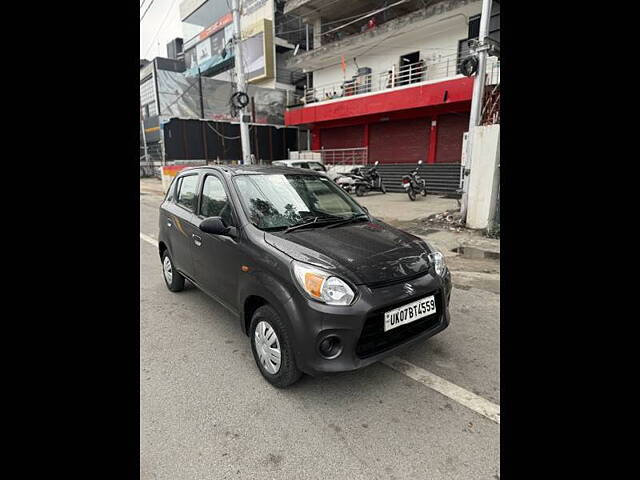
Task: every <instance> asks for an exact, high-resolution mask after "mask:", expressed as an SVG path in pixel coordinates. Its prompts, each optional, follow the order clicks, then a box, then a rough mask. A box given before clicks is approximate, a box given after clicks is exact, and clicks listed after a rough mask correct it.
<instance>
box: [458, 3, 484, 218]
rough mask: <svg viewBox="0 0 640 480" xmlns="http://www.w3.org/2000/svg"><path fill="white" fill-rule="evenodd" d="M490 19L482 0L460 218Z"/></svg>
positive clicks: (465, 199) (464, 203) (477, 120)
mask: <svg viewBox="0 0 640 480" xmlns="http://www.w3.org/2000/svg"><path fill="white" fill-rule="evenodd" d="M490 21H491V0H482V14H481V16H480V32H479V34H478V45H477V47H476V48H475V51H476V54H477V55H478V71H477V73H476V78H475V79H474V82H473V97H472V98H471V113H470V114H469V135H468V136H467V146H466V158H465V165H464V167H463V170H462V205H461V207H460V213H461V215H462V219H463V220H465V221H466V219H467V209H468V207H469V179H470V175H471V156H472V154H473V132H474V130H475V128H476V127H477V126H478V125H479V124H480V120H481V118H480V117H481V113H482V99H483V97H484V81H485V76H486V70H487V50H489V44H487V42H486V41H485V40H486V37H487V33H488V32H489V24H490Z"/></svg>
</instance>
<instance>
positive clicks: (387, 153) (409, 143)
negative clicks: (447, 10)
mask: <svg viewBox="0 0 640 480" xmlns="http://www.w3.org/2000/svg"><path fill="white" fill-rule="evenodd" d="M430 127H431V119H429V118H419V119H411V120H398V121H392V122H380V123H372V124H370V125H369V161H370V162H375V161H376V160H377V161H379V162H380V163H417V162H418V160H422V161H423V162H424V163H427V152H428V150H429V130H430Z"/></svg>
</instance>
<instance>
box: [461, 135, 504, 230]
mask: <svg viewBox="0 0 640 480" xmlns="http://www.w3.org/2000/svg"><path fill="white" fill-rule="evenodd" d="M472 142H473V152H472V158H471V174H470V175H469V204H468V205H469V206H468V209H467V227H469V228H475V229H484V228H487V227H489V225H490V224H491V222H492V220H493V216H494V214H495V209H496V199H497V195H498V189H499V185H500V169H499V167H498V165H499V164H500V124H496V125H487V126H484V127H475V129H474V134H473V139H472Z"/></svg>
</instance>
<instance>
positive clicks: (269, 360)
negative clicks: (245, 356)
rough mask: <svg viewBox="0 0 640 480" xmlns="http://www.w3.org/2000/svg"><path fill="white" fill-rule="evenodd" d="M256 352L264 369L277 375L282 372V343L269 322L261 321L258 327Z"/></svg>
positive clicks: (255, 336) (255, 337) (255, 338)
mask: <svg viewBox="0 0 640 480" xmlns="http://www.w3.org/2000/svg"><path fill="white" fill-rule="evenodd" d="M254 340H255V346H256V352H257V353H258V358H259V359H260V363H261V364H262V366H263V367H264V369H265V370H266V371H267V372H269V373H271V374H272V375H275V374H276V373H278V370H280V358H281V357H282V352H281V351H280V341H279V340H278V336H277V335H276V332H275V330H274V329H273V327H272V326H271V325H269V323H268V322H265V321H261V322H260V323H258V325H256V332H255V335H254Z"/></svg>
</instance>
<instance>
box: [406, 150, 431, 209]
mask: <svg viewBox="0 0 640 480" xmlns="http://www.w3.org/2000/svg"><path fill="white" fill-rule="evenodd" d="M420 165H422V160H419V161H418V166H417V167H416V168H415V169H414V170H413V172H411V173H410V174H409V175H403V176H402V186H403V187H404V189H405V191H406V192H407V195H409V198H410V199H411V201H413V200H415V199H416V192H420V194H421V195H422V196H423V197H426V196H427V181H426V180H425V179H423V178H420V176H419V175H418V169H419V168H420Z"/></svg>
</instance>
